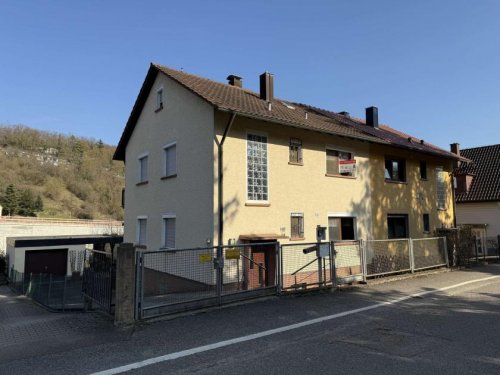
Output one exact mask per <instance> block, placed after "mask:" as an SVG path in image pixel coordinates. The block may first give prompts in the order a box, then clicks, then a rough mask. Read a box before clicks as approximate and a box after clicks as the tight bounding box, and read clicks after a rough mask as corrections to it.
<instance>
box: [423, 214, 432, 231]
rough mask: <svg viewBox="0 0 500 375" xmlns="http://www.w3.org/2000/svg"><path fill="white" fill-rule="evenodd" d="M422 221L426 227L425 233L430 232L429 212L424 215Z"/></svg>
mask: <svg viewBox="0 0 500 375" xmlns="http://www.w3.org/2000/svg"><path fill="white" fill-rule="evenodd" d="M422 223H423V227H424V233H429V232H430V231H431V223H430V219H429V214H423V215H422Z"/></svg>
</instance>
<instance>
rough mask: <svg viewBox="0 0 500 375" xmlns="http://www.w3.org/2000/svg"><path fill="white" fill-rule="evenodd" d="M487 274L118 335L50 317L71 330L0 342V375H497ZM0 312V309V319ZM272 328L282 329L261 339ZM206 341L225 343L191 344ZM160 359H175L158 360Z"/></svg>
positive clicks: (499, 296)
mask: <svg viewBox="0 0 500 375" xmlns="http://www.w3.org/2000/svg"><path fill="white" fill-rule="evenodd" d="M499 276H500V265H490V266H485V267H477V268H474V269H472V270H468V271H460V272H446V273H438V274H431V275H426V276H422V277H417V278H412V279H406V280H399V281H394V282H390V283H380V284H376V285H373V284H371V285H369V286H367V287H359V288H349V289H347V290H343V291H340V292H335V293H317V294H314V295H304V296H301V297H285V298H279V299H278V298H272V299H269V300H266V301H259V302H256V303H252V304H245V305H239V306H232V307H229V308H224V309H220V310H212V311H208V312H206V313H201V314H194V315H188V316H183V317H178V318H176V319H172V320H168V321H161V322H155V323H148V324H142V325H139V326H136V327H134V328H132V329H125V330H124V329H116V328H113V327H112V326H111V325H110V322H109V321H108V320H106V319H104V318H102V317H101V316H100V315H96V314H86V315H83V316H81V315H75V314H73V315H67V314H60V316H64V317H65V319H73V323H71V324H66V329H65V330H63V332H64V333H63V334H62V333H58V334H55V335H53V336H51V337H50V340H46V342H47V343H48V342H49V341H50V342H52V346H50V347H43V345H40V344H36V342H34V343H35V345H36V347H35V348H33V345H34V344H33V342H30V341H29V339H27V340H25V341H24V344H19V345H16V346H15V348H16V350H12V348H10V349H9V347H8V346H5V345H4V346H3V347H2V346H1V345H0V373H6V374H24V373H26V374H28V373H30V374H33V373H45V374H67V373H72V374H80V373H81V374H89V373H93V372H98V371H103V370H107V369H113V368H117V367H120V366H124V365H129V364H134V363H135V364H137V363H139V365H140V363H141V361H144V360H148V359H151V358H153V359H155V358H156V359H155V360H153V361H159V360H164V361H160V362H159V363H154V364H151V365H149V366H145V367H140V368H138V369H135V370H133V371H131V373H134V374H165V373H169V374H170V373H173V374H184V373H201V374H212V373H217V374H226V373H227V374H229V373H231V374H234V373H238V374H256V373H266V374H267V373H269V374H282V373H289V374H304V373H317V374H323V373H325V374H326V373H328V374H332V373H341V372H342V373H352V374H360V373H363V374H364V373H370V374H391V373H392V374H400V373H406V374H428V373H429V374H430V373H439V374H499V373H500V277H499ZM491 277H495V278H491ZM477 280H483V281H477ZM452 285H458V286H457V287H454V288H449V289H446V290H443V288H447V287H449V286H452ZM411 295H413V297H408V296H411ZM5 298H7V297H4V299H5ZM7 299H9V298H7ZM0 301H2V293H1V291H0ZM387 301H393V302H394V301H396V302H395V303H392V304H384V303H386V302H387ZM21 302H23V303H24V304H26V301H21ZM381 304H383V305H381ZM0 305H3V302H0ZM1 314H2V310H1V307H0V322H2V320H1V319H2V318H1ZM47 314H48V313H47ZM49 315H50V314H49ZM325 317H328V319H326V320H322V319H324V318H325ZM65 319H63V320H65ZM80 319H82V321H80ZM314 319H316V321H314ZM42 320H43V319H42ZM321 320H322V321H321ZM69 321H70V320H68V322H69ZM61 323H62V322H61ZM2 324H3V323H2ZM72 324H79V325H80V326H81V327H83V329H75V330H72V328H71V327H72ZM293 325H295V326H293ZM57 326H59V325H57ZM279 327H287V328H284V329H283V331H282V332H278V333H273V332H269V330H273V329H276V328H279ZM100 332H102V337H101V336H100V334H99V333H100ZM262 332H264V334H263V333H262ZM266 332H267V333H266ZM0 335H2V330H1V329H0ZM73 335H74V337H73ZM249 335H255V336H249ZM64 337H65V339H64V340H63V341H64V342H63V343H62V344H61V343H59V340H62V339H63V338H64ZM2 339H3V338H2V337H1V336H0V342H2V341H1V340H2ZM231 340H232V341H231ZM14 341H15V340H14ZM234 341H242V342H236V343H232V342H234ZM221 343H222V344H221ZM213 344H216V345H225V346H222V347H219V348H215V349H211V350H208V349H210V347H208V348H202V349H199V348H200V347H202V346H204V345H213ZM23 348H24V349H23ZM26 348H29V349H28V350H26ZM193 348H195V349H194V350H193ZM196 348H198V349H196ZM5 349H7V350H5ZM182 351H184V352H182ZM185 351H187V352H185ZM171 353H177V354H175V356H180V357H179V358H177V359H171V360H166V361H165V359H168V357H167V358H166V357H165V355H168V354H171ZM193 353H194V354H193ZM109 373H111V372H109Z"/></svg>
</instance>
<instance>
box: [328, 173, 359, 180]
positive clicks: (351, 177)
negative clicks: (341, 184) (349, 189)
mask: <svg viewBox="0 0 500 375" xmlns="http://www.w3.org/2000/svg"><path fill="white" fill-rule="evenodd" d="M325 176H326V177H337V178H347V179H348V180H355V179H356V178H357V177H356V176H342V175H341V174H330V173H325Z"/></svg>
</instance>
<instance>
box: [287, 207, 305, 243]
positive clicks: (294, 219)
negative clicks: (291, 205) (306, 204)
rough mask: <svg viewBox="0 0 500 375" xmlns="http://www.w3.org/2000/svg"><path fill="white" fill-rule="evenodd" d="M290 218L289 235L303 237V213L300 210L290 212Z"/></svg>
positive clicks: (295, 237)
mask: <svg viewBox="0 0 500 375" xmlns="http://www.w3.org/2000/svg"><path fill="white" fill-rule="evenodd" d="M290 219H291V223H290V228H291V233H290V237H291V238H292V239H299V238H304V214H303V213H302V212H292V214H291V217H290Z"/></svg>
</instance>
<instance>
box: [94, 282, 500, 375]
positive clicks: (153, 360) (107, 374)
mask: <svg viewBox="0 0 500 375" xmlns="http://www.w3.org/2000/svg"><path fill="white" fill-rule="evenodd" d="M499 277H500V276H490V277H485V278H483V279H476V280H470V281H465V282H463V283H459V284H455V285H450V286H447V287H444V288H439V289H434V290H428V291H425V292H420V293H414V294H410V295H407V296H404V297H399V298H396V299H393V300H389V301H386V302H380V303H376V304H374V305H370V306H365V307H361V308H359V309H354V310H348V311H344V312H341V313H337V314H333V315H327V316H323V317H321V318H316V319H311V320H306V321H304V322H300V323H295V324H290V325H288V326H284V327H279V328H274V329H270V330H267V331H262V332H258V333H253V334H251V335H247V336H241V337H236V338H234V339H230V340H224V341H219V342H216V343H213V344H209V345H203V346H199V347H197V348H191V349H187V350H182V351H180V352H175V353H170V354H166V355H162V356H159V357H154V358H150V359H146V360H144V361H140V362H135V363H131V364H128V365H125V366H120V367H115V368H112V369H109V370H104V371H100V372H96V373H94V374H92V375H113V374H121V373H123V372H126V371H131V370H134V369H139V368H141V367H145V366H150V365H154V364H156V363H160V362H166V361H171V360H173V359H177V358H182V357H187V356H190V355H193V354H198V353H203V352H207V351H209V350H214V349H218V348H223V347H225V346H229V345H234V344H239V343H241V342H246V341H251V340H256V339H260V338H262V337H266V336H271V335H275V334H277V333H281V332H286V331H291V330H294V329H297V328H302V327H307V326H310V325H313V324H318V323H321V322H325V321H328V320H332V319H338V318H342V317H344V316H349V315H354V314H359V313H361V312H364V311H368V310H373V309H378V308H379V307H384V306H389V305H394V304H397V303H400V302H403V301H406V300H408V299H411V298H415V297H421V296H425V295H427V294H433V293H437V292H443V291H446V290H449V289H453V288H459V287H461V286H464V285H469V284H474V283H479V282H482V281H488V280H492V279H496V278H499Z"/></svg>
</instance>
